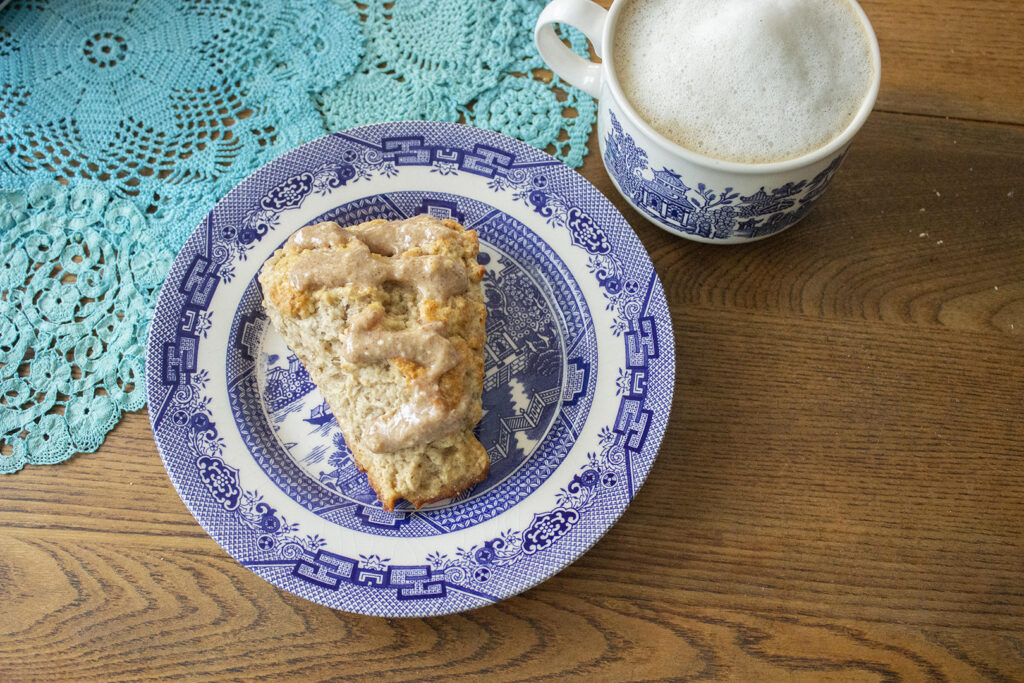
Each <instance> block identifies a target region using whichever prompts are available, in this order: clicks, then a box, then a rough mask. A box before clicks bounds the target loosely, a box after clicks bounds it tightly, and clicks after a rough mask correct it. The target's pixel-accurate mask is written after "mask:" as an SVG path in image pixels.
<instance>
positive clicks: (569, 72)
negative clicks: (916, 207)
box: [534, 0, 881, 244]
mask: <svg viewBox="0 0 1024 683" xmlns="http://www.w3.org/2000/svg"><path fill="white" fill-rule="evenodd" d="M556 23H562V24H568V25H570V26H574V27H576V28H578V29H580V30H581V31H583V33H584V34H586V36H587V37H588V38H589V39H590V40H591V42H592V43H593V45H594V49H595V51H596V52H597V54H598V56H600V57H602V58H603V61H602V62H601V63H595V62H591V61H588V60H586V59H583V58H582V57H581V56H580V55H577V54H575V53H574V52H572V51H571V50H569V49H568V48H567V47H566V46H565V45H564V44H563V43H562V41H561V40H560V39H559V38H558V36H557V35H556V34H555V31H554V29H553V24H556ZM534 41H535V42H536V44H537V49H538V50H539V51H540V54H541V57H543V58H544V61H546V62H547V63H548V65H549V66H550V67H551V69H552V71H554V72H555V73H556V74H558V76H559V77H560V78H562V79H563V80H565V81H567V82H569V83H571V84H572V85H575V86H576V87H578V88H581V89H582V90H584V91H585V92H587V93H589V94H590V95H593V96H594V97H596V98H598V116H597V134H598V141H599V143H600V149H601V159H602V161H603V162H604V166H605V168H606V169H607V171H608V176H609V177H610V179H611V181H612V183H613V184H614V185H615V187H616V189H618V190H619V192H621V193H622V196H623V197H624V198H625V199H626V200H627V201H628V202H629V203H630V204H631V205H632V206H633V208H635V209H636V210H637V211H638V212H640V213H641V214H642V215H643V216H644V217H645V218H647V219H648V220H650V221H651V222H652V223H654V224H655V225H657V226H658V227H660V228H662V229H664V230H666V231H668V232H670V233H672V234H674V235H679V236H680V237H686V238H687V239H692V240H696V241H699V242H709V243H713V244H739V243H744V242H750V241H753V240H759V239H763V238H765V237H768V236H770V235H774V234H776V233H779V232H781V231H782V230H785V229H787V228H789V227H790V226H792V225H794V224H795V223H797V222H798V221H800V220H801V219H803V218H804V216H806V215H807V213H808V212H809V211H810V210H811V208H812V207H814V206H815V205H816V204H817V202H818V200H819V199H820V198H821V196H822V194H823V193H824V191H825V189H826V188H827V187H828V185H829V183H830V182H831V181H832V178H833V177H834V176H835V173H836V171H837V170H838V168H839V165H840V164H841V163H842V161H843V158H844V157H845V156H846V151H847V149H848V148H849V146H850V143H851V142H852V140H853V137H854V135H855V134H856V133H857V131H858V130H859V129H860V127H861V126H862V125H863V124H864V122H865V121H866V120H867V118H868V115H869V114H870V113H871V108H872V106H873V105H874V102H875V97H876V96H877V95H878V86H879V82H880V79H881V57H880V55H879V52H878V41H877V40H876V39H875V34H874V31H873V30H872V29H871V24H870V22H869V21H868V18H867V16H866V15H865V14H864V11H863V10H862V9H861V8H860V6H859V5H858V4H857V3H856V2H855V0H616V2H614V3H613V4H612V6H611V9H610V10H607V11H605V10H604V9H603V8H601V7H600V6H598V5H596V4H595V3H593V2H590V0H553V2H551V3H550V4H548V6H547V7H545V8H544V10H543V11H542V12H541V14H540V17H539V18H538V19H537V26H536V29H535V30H534Z"/></svg>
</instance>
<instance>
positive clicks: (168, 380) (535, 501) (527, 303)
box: [146, 122, 675, 616]
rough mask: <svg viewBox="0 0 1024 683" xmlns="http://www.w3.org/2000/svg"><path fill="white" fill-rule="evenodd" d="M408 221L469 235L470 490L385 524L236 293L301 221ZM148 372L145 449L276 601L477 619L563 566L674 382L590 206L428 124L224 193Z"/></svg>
mask: <svg viewBox="0 0 1024 683" xmlns="http://www.w3.org/2000/svg"><path fill="white" fill-rule="evenodd" d="M419 213H430V214H432V215H434V216H437V217H439V218H454V219H456V220H458V221H459V222H460V223H462V224H463V225H465V226H467V227H469V228H472V229H474V230H476V231H477V232H478V233H479V235H480V243H481V254H480V262H481V263H482V264H484V265H485V266H486V267H487V274H486V276H485V278H484V293H485V297H486V301H487V312H488V317H487V348H486V352H487V358H486V366H485V367H486V375H485V379H484V416H483V420H482V421H481V422H480V425H479V427H478V434H479V436H480V440H481V441H482V442H483V444H484V446H485V447H486V448H487V452H488V454H489V455H490V458H491V474H490V476H489V477H488V478H487V480H486V481H484V482H483V483H481V484H479V485H478V486H476V487H474V488H473V489H471V490H470V491H467V492H465V493H463V494H462V495H460V496H459V497H458V498H456V499H452V500H447V501H443V502H440V503H435V504H432V505H429V506H426V507H424V508H422V509H420V510H415V509H413V508H411V507H408V506H401V505H400V506H398V507H397V508H396V509H395V512H394V513H393V514H392V513H388V512H385V511H384V510H382V509H381V506H380V503H378V502H377V497H376V495H374V493H373V491H372V489H370V486H369V485H368V484H367V482H366V478H365V476H363V475H361V474H360V473H359V472H358V471H357V470H356V469H355V466H354V465H353V463H352V460H351V457H350V455H349V452H348V450H347V449H346V447H345V441H344V439H343V438H342V435H341V432H340V430H339V429H338V426H337V424H336V422H335V421H334V419H333V416H332V415H331V412H330V409H329V408H328V407H327V406H326V404H325V403H324V401H323V399H322V398H321V396H320V393H319V392H318V391H317V389H316V387H315V386H314V385H313V384H312V383H311V382H310V380H309V376H308V375H307V374H306V372H305V369H304V368H303V367H302V364H301V363H299V362H298V361H297V359H296V358H295V356H294V355H293V354H292V353H291V351H289V349H288V347H287V346H286V345H285V344H284V343H283V342H282V340H281V338H280V336H278V334H277V333H276V332H275V331H274V329H273V328H272V327H271V326H270V325H269V324H268V321H267V318H266V317H265V316H264V314H263V311H262V309H261V306H260V298H261V297H260V292H259V285H258V284H257V282H256V274H257V272H258V271H259V268H260V266H261V265H262V264H263V262H264V260H265V259H266V258H267V257H269V256H270V254H271V253H273V251H274V250H275V249H276V248H278V247H279V246H280V245H281V244H282V243H283V242H284V241H285V239H287V238H288V236H289V235H291V234H292V233H293V232H295V231H296V230H298V229H299V228H301V227H302V226H304V225H308V224H310V223H314V222H318V221H323V220H335V221H338V222H339V223H341V224H343V225H345V224H353V223H359V222H362V221H367V220H371V219H374V218H386V219H395V218H403V217H407V216H413V215H416V214H419ZM146 361H147V364H146V370H147V397H148V400H149V410H150V419H151V421H152V425H153V433H154V434H155V436H156V441H157V444H158V446H159V448H160V454H161V456H162V457H163V460H164V464H165V465H166V467H167V471H168V473H169V474H170V476H171V480H172V481H173V482H174V486H175V487H176V488H177V490H178V493H179V494H180V495H181V497H182V499H183V500H184V501H185V504H186V505H188V508H189V510H190V511H191V512H192V514H193V515H194V516H195V518H196V519H197V520H198V521H199V523H200V524H202V526H203V528H204V529H206V531H207V533H209V534H210V536H212V537H213V538H214V539H215V540H216V541H217V542H218V543H220V544H221V546H223V547H224V549H225V550H227V551H228V552H229V553H230V554H231V556H232V557H234V558H235V559H237V560H238V561H239V562H241V563H242V564H243V565H245V566H246V567H248V568H249V569H251V570H252V571H254V572H256V573H257V574H259V575H260V576H262V577H263V578H265V579H267V580H268V581H270V582H271V583H273V584H274V585H276V586H279V587H281V588H284V589H285V590H288V591H291V592H292V593H295V594H296V595H300V596H302V597H304V598H307V599H309V600H313V601H314V602H318V603H320V604H323V605H327V606H329V607H334V608H338V609H343V610H348V611H351V612H361V613H364V614H375V615H383V616H427V615H435V614H445V613H449V612H456V611H459V610H465V609H470V608H473V607H479V606H481V605H485V604H488V603H491V602H494V601H497V600H501V599H502V598H507V597H509V596H511V595H515V594H516V593H519V592H520V591H523V590H525V589H527V588H529V587H531V586H533V585H536V584H537V583H539V582H541V581H543V580H544V579H546V578H548V577H550V576H551V575H552V574H554V573H555V572H557V571H559V570H560V569H562V568H563V567H565V566H566V565H568V564H569V563H570V562H572V561H573V560H575V559H576V558H577V557H579V556H580V555H581V554H582V553H583V552H584V551H585V550H586V549H587V548H589V547H590V546H591V545H592V544H593V543H594V542H595V541H597V539H598V538H600V537H601V535H602V534H604V532H605V531H607V530H608V528H609V527H610V526H611V525H612V524H613V523H614V522H615V520H616V519H617V518H618V517H619V515H621V514H622V512H623V511H624V510H625V509H626V506H627V505H628V504H629V501H630V500H631V499H632V498H633V496H634V495H635V494H636V492H637V489H639V487H640V485H641V484H642V483H643V480H644V478H645V477H646V476H647V472H648V471H649V470H650V468H651V464H652V463H653V462H654V456H655V454H656V453H657V450H658V446H659V445H660V443H661V438H662V436H663V434H664V432H665V424H666V422H667V420H668V413H669V407H670V405H671V402H672V388H673V376H674V368H675V359H674V348H673V341H672V326H671V321H670V319H669V313H668V308H667V306H666V303H665V295H664V292H663V291H662V288H661V283H660V282H659V280H658V277H657V275H656V274H655V272H654V269H653V268H652V266H651V262H650V260H649V258H648V257H647V254H646V252H645V251H644V248H643V246H642V245H641V244H640V241H639V240H638V239H637V237H636V235H635V234H634V233H633V231H632V229H631V228H630V227H629V225H628V224H627V223H626V221H625V220H624V219H623V218H622V216H621V215H620V214H619V213H618V211H616V210H615V208H614V207H613V206H612V205H611V203H610V202H609V201H608V200H607V199H605V198H604V197H603V196H602V195H601V193H600V192H598V191H597V190H596V189H595V188H594V187H593V186H592V185H590V184H589V183H588V182H587V181H586V180H584V179H583V178H582V177H580V176H579V175H577V174H576V173H574V172H573V171H572V170H570V169H569V168H567V167H566V166H564V165H563V164H562V163H561V162H559V161H556V160H555V159H553V158H551V157H550V156H548V155H546V154H544V153H542V152H540V151H537V150H536V149H533V148H532V147H528V146H527V145H525V144H523V143H521V142H518V141H516V140H513V139H511V138H508V137H505V136H503V135H499V134H497V133H491V132H487V131H483V130H479V129H476V128H470V127H467V126H460V125H454V124H443V123H429V122H411V123H388V124H378V125H372V126H366V127H363V128H356V129H353V130H349V131H346V132H343V133H336V134H334V135H329V136H327V137H323V138H320V139H319V140H315V141H313V142H311V143H309V144H307V145H304V146H302V147H299V148H298V149H296V150H294V151H292V152H289V153H288V154H285V155H284V156H282V157H280V158H278V159H276V160H275V161H273V162H271V163H270V164H268V165H267V166H265V167H263V168H262V169H260V170H259V171H257V172H256V173H254V174H253V175H252V176H250V177H249V178H248V179H246V180H245V181H243V182H242V183H241V184H240V185H239V186H238V187H237V188H235V189H234V190H232V191H231V193H230V194H228V196H227V197H225V198H224V199H223V200H221V201H220V202H219V203H218V204H217V206H215V207H214V209H213V211H211V212H210V214H209V216H207V217H206V219H205V220H203V222H202V223H201V224H200V225H199V227H198V228H197V229H196V231H195V232H194V233H193V234H192V236H191V237H190V238H189V240H188V242H187V243H186V244H185V246H184V248H183V249H182V251H181V253H180V254H178V257H177V259H175V261H174V265H173V266H172V267H171V271H170V274H169V275H168V277H167V281H166V283H165V284H164V287H163V290H162V291H161V293H160V299H159V302H158V304H157V307H156V314H155V317H154V320H153V324H152V328H151V331H150V335H149V346H148V350H147V357H146Z"/></svg>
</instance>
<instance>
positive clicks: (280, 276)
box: [259, 215, 490, 510]
mask: <svg viewBox="0 0 1024 683" xmlns="http://www.w3.org/2000/svg"><path fill="white" fill-rule="evenodd" d="M479 251H480V244H479V242H478V240H477V235H476V232H475V231H473V230H465V229H464V228H463V227H462V226H461V225H459V224H458V223H457V222H455V221H452V220H445V221H439V220H437V219H436V218H433V217H431V216H427V215H420V216H415V217H413V218H408V219H405V220H399V221H384V220H376V221H370V222H369V223H362V224H360V225H356V226H352V227H348V228H343V227H341V226H339V225H338V224H337V223H319V224H317V225H311V226H307V227H305V228H303V229H301V230H299V231H298V232H297V233H295V234H294V235H292V236H291V237H290V238H289V239H288V241H287V242H286V243H285V245H284V247H283V248H281V249H278V250H277V251H276V252H274V254H273V256H271V257H270V258H269V259H268V260H267V262H266V263H265V264H264V265H263V268H262V270H261V271H260V275H259V281H260V284H261V285H262V287H263V306H264V308H265V309H266V311H267V314H268V315H269V317H270V320H271V322H272V323H273V325H274V327H275V328H277V330H278V332H280V333H281V336H282V337H283V338H284V340H285V342H286V343H287V344H288V346H289V347H291V349H292V351H294V352H295V355H297V356H298V357H299V360H301V361H302V363H303V364H304V365H305V366H306V370H307V371H308V372H309V375H310V377H311V378H312V380H313V382H314V383H316V385H317V387H318V388H319V389H320V393H321V394H323V396H324V398H325V399H326V400H327V403H328V405H330V407H331V411H332V412H333V413H334V416H335V417H336V418H337V420H338V424H339V425H340V426H341V431H342V433H343V434H344V435H345V442H346V443H347V444H348V447H349V450H351V451H352V455H353V457H354V459H355V463H356V465H357V466H358V467H359V469H360V470H361V471H363V472H366V474H367V477H368V478H369V481H370V485H371V486H372V487H373V489H374V491H376V492H377V497H378V498H380V501H381V503H383V505H384V508H385V509H387V510H393V509H394V506H395V502H396V501H398V499H400V498H405V499H406V500H408V501H409V502H410V503H412V504H413V505H415V506H416V507H420V506H421V505H423V504H424V503H430V502H433V501H436V500H441V499H443V498H448V497H450V496H454V495H456V494H458V493H460V492H461V491H464V490H465V489H467V488H469V487H470V486H472V485H473V484H476V483H477V482H480V481H483V479H484V478H485V477H486V476H487V471H488V468H489V467H490V460H489V459H488V457H487V452H486V451H485V450H484V447H483V446H482V445H481V444H480V441H479V440H477V438H476V436H474V435H473V426H474V425H476V423H477V422H479V421H480V417H481V414H482V408H481V394H482V392H483V377H484V342H485V328H484V323H485V320H486V317H487V311H486V309H485V308H484V302H483V292H482V288H481V284H480V281H481V279H482V278H483V271H484V269H483V267H482V266H480V265H478V264H477V262H476V256H477V254H478V253H479Z"/></svg>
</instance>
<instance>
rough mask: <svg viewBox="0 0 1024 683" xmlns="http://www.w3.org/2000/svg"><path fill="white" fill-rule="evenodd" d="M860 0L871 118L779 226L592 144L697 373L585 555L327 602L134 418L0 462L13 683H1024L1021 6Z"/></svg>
mask: <svg viewBox="0 0 1024 683" xmlns="http://www.w3.org/2000/svg"><path fill="white" fill-rule="evenodd" d="M864 6H865V9H866V11H867V12H868V14H869V16H871V18H872V21H873V22H874V24H875V28H876V30H877V31H878V34H879V39H880V41H881V42H882V49H883V53H884V55H885V72H884V78H883V91H882V96H881V97H880V100H879V108H880V110H879V111H876V112H875V113H874V114H873V115H872V117H871V119H870V120H869V122H868V124H867V125H866V127H865V128H864V130H863V131H862V132H861V133H860V135H859V136H858V138H857V140H856V142H855V144H854V146H853V148H852V150H851V152H850V154H849V156H848V158H847V160H846V162H845V163H844V166H843V167H842V169H841V170H840V172H839V174H838V175H837V177H836V180H835V182H834V185H833V187H832V188H831V189H830V190H829V192H828V194H827V195H826V197H825V199H824V200H823V201H822V203H821V204H820V205H819V206H818V207H817V208H816V209H815V211H814V212H812V213H811V214H810V215H809V216H808V217H807V218H806V219H805V220H804V222H803V223H801V224H800V225H798V226H796V227H794V228H793V229H791V230H789V231H788V232H786V233H784V234H782V235H780V236H777V237H774V238H772V239H770V240H767V241H764V242H760V243H757V244H752V245H747V246H743V247H736V248H727V247H708V246H704V245H699V244H695V243H691V242H687V241H685V240H680V239H678V238H675V237H672V236H670V235H668V234H667V233H664V232H662V231H660V230H658V229H657V228H655V227H653V226H651V225H650V224H649V223H647V222H645V221H644V220H643V219H642V218H640V217H639V216H638V215H637V214H636V213H635V212H634V211H633V210H632V209H630V208H628V206H627V205H626V203H625V201H624V200H623V199H622V198H621V197H619V196H618V195H617V194H616V193H615V192H614V190H613V189H612V186H611V183H610V181H609V179H608V177H607V175H606V174H605V172H604V170H603V168H602V167H601V163H600V160H599V159H598V157H597V155H596V154H591V155H590V156H589V157H588V158H587V160H586V163H585V166H584V169H583V173H584V175H585V176H586V177H587V178H588V179H590V180H591V181H592V182H593V183H594V184H595V185H596V186H597V187H598V189H600V190H601V191H602V192H604V193H605V194H606V195H607V196H609V198H611V199H612V201H613V202H615V203H616V205H617V206H618V207H619V208H620V210H622V212H623V214H624V215H625V216H626V217H627V219H628V220H629V221H630V223H631V224H632V225H633V227H634V228H635V230H636V232H637V234H638V235H639V236H640V238H641V240H642V241H643V242H644V244H645V246H647V248H648V250H649V251H650V253H651V256H652V259H653V261H654V263H655V267H656V268H657V270H658V272H659V274H660V276H661V278H662V280H663V282H664V285H665V290H666V294H667V296H668V299H669V304H670V308H671V312H672V317H673V323H674V326H675V335H676V353H677V357H678V367H677V375H678V382H677V386H676V394H675V400H674V405H673V413H672V418H671V421H670V425H669V428H668V432H667V434H666V436H665V440H664V445H663V447H662V450H661V453H660V455H659V457H658V460H657V462H656V463H655V465H654V468H653V470H652V471H651V474H650V476H649V478H648V481H647V483H646V484H645V485H644V487H643V488H642V489H641V490H640V493H639V494H638V496H637V498H636V500H635V501H634V503H633V505H632V506H631V507H630V508H629V510H628V511H627V512H626V514H625V515H624V516H623V517H622V519H621V520H620V521H619V522H618V523H617V524H616V525H615V527H614V528H613V529H612V530H611V531H610V532H609V533H608V534H607V535H606V536H605V538H603V539H602V540H601V541H600V542H598V543H597V544H596V545H595V546H594V548H592V549H591V550H590V551H589V552H588V553H587V554H586V555H584V556H583V557H582V558H580V560H578V561H577V562H576V563H575V564H573V565H572V566H570V567H568V568H567V569H565V570H564V571H562V572H561V573H559V574H558V575H556V576H555V577H554V578H552V579H550V580H549V581H547V582H545V583H543V584H541V585H540V586H538V587H536V588H534V589H533V590H530V591H528V592H526V593H525V594H523V595H521V596H518V597H515V598H512V599H510V600H506V601H504V602H502V603H499V604H497V605H493V606H490V607H487V608H483V609H479V610H475V611H472V612H468V613H464V614H458V615H451V616H447V617H438V618H430V619H408V620H404V619H377V618H371V617H363V616H359V615H352V614H346V613H343V612H336V611H332V610H329V609H326V608H323V607H320V606H318V605H314V604H312V603H308V602H306V601H304V600H301V599H299V598H296V597H294V596H292V595H289V594H287V593H284V592H282V591H280V590H278V589H277V588H275V587H273V586H271V585H270V584H268V583H266V582H265V581H263V580H262V579H260V578H258V577H256V576H255V575H254V574H251V573H250V572H248V571H247V570H245V569H244V568H242V567H241V566H240V565H238V564H237V563H236V562H234V561H233V560H232V559H231V558H230V557H228V556H227V554H226V553H225V552H224V551H223V550H221V548H220V547H219V546H217V544H216V543H214V541H212V540H211V539H210V538H209V537H208V536H207V535H206V534H205V533H204V532H203V531H202V529H201V528H200V527H199V526H198V524H196V522H195V520H194V519H193V518H192V517H191V516H190V515H189V513H188V511H187V510H186V508H185V506H184V504H183V503H182V502H181V501H180V499H179V498H178V497H177V495H176V494H175V492H174V489H173V487H172V486H171V484H170V482H169V480H168V478H167V476H166V473H165V472H164V470H163V467H162V465H161V463H160V459H159V456H158V454H157V452H156V448H155V445H154V443H153V439H152V436H151V434H150V431H149V424H148V419H147V417H146V415H145V414H144V413H140V414H132V415H128V416H126V418H125V419H124V421H122V423H121V424H120V425H118V427H117V428H116V429H115V430H114V431H113V432H111V434H110V435H109V436H108V438H107V441H106V443H105V444H104V445H103V447H102V448H101V449H100V451H99V452H97V453H94V454H87V455H80V456H76V457H75V458H73V459H72V460H70V461H69V462H67V463H65V464H63V465H60V466H55V467H28V468H26V469H25V470H24V471H22V472H20V473H19V474H17V475H15V476H9V477H3V478H0V680H3V681H21V680H26V681H28V680H159V679H174V678H187V679H189V680H253V679H275V680H277V679H285V680H321V679H337V678H345V679H352V680H373V681H378V680H428V681H435V680H449V679H454V678H465V679H469V680H487V681H490V680H495V681H518V680H598V681H621V680H705V679H719V680H737V681H753V680H758V681H759V680H787V681H789V680H793V681H893V680H908V681H918V680H921V681H924V680H940V681H941V680H947V681H982V680H991V681H1022V680H1024V422H1022V420H1021V410H1022V407H1024V405H1022V397H1024V337H1022V334H1024V218H1022V214H1024V212H1022V205H1021V201H1022V200H1024V127H1022V126H1020V125H1015V123H1020V122H1021V117H1022V116H1024V99H1022V98H1024V89H1021V88H1020V87H1019V85H1020V74H1021V73H1024V71H1022V67H1024V56H1022V54H1021V46H1022V43H1024V41H1022V40H1021V36H1022V35H1024V32H1022V30H1021V22H1022V17H1024V4H1022V3H1016V2H999V1H998V0H987V1H986V2H970V3H969V2H963V1H961V2H955V1H953V0H946V1H945V2H938V3H925V2H923V1H922V0H908V2H906V3H901V4H896V3H892V2H885V1H884V0H865V2H864ZM947 45H950V46H951V47H946V46H947ZM943 49H945V50H947V51H948V49H954V50H955V51H956V52H955V53H953V55H952V56H947V54H946V52H943ZM946 117H950V118H946ZM974 119H990V121H983V120H974ZM591 146H592V148H593V147H596V140H595V139H594V138H593V137H592V138H591Z"/></svg>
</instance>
